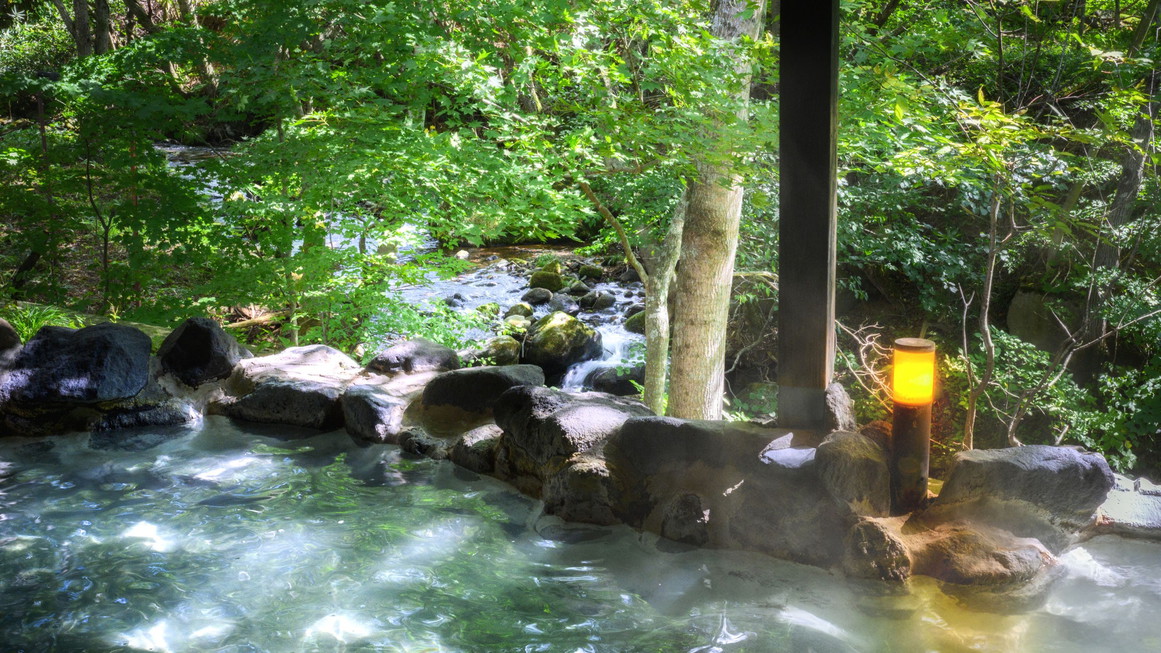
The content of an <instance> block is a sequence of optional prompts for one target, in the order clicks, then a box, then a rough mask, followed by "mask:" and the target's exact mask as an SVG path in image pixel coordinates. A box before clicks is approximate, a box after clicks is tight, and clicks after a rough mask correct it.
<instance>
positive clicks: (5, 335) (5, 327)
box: [0, 317, 20, 360]
mask: <svg viewBox="0 0 1161 653" xmlns="http://www.w3.org/2000/svg"><path fill="white" fill-rule="evenodd" d="M19 348H20V334H18V333H16V329H13V328H12V325H11V324H9V323H8V320H5V319H4V318H2V317H0V360H3V356H4V354H5V353H6V352H10V351H12V350H15V349H19Z"/></svg>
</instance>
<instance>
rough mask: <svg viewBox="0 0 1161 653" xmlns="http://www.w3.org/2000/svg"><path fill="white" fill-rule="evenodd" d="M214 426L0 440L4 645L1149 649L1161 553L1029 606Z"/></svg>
mask: <svg viewBox="0 0 1161 653" xmlns="http://www.w3.org/2000/svg"><path fill="white" fill-rule="evenodd" d="M288 435H302V434H300V433H297V432H295V433H291V429H288V428H287V427H254V426H248V427H245V428H242V427H239V426H237V425H236V424H233V423H231V422H229V421H227V420H226V419H224V418H221V417H208V418H206V420H205V422H204V423H203V424H201V425H200V426H198V427H196V428H189V429H179V430H176V431H174V432H170V433H168V436H169V439H168V440H167V441H166V442H164V443H163V444H161V445H159V446H157V447H155V448H153V449H149V450H147V451H140V452H133V451H110V450H96V449H93V448H91V446H90V442H89V436H87V435H81V434H77V435H69V436H57V437H54V438H51V439H27V438H13V439H7V440H4V441H2V442H0V460H3V461H4V462H3V463H2V464H0V477H2V478H3V481H2V483H3V484H2V489H0V492H2V495H0V506H2V507H0V641H3V642H4V643H5V648H6V650H29V651H48V650H61V651H64V650H132V651H173V652H178V651H207V650H219V651H256V650H257V651H289V650H305V651H315V650H322V651H336V650H348V651H351V650H367V651H369V650H390V651H424V650H427V651H430V650H446V651H524V650H548V651H558V650H559V651H575V650H583V651H636V650H657V651H699V652H707V651H777V650H787V651H790V650H794V651H805V650H815V651H914V650H941V651H946V650H984V651H1017V650H1022V651H1032V650H1055V651H1091V650H1157V649H1158V648H1159V647H1161V638H1159V635H1158V631H1157V629H1156V627H1155V623H1154V622H1155V620H1154V618H1153V615H1156V614H1157V613H1158V611H1159V610H1161V580H1159V578H1161V575H1159V574H1158V560H1161V555H1159V554H1161V547H1159V545H1158V544H1156V543H1150V542H1142V541H1135V540H1126V539H1121V538H1116V537H1107V536H1106V537H1098V538H1096V539H1093V540H1091V541H1089V542H1086V543H1084V544H1083V545H1081V546H1079V547H1076V548H1073V549H1071V550H1070V551H1068V552H1067V553H1065V554H1064V555H1062V556H1061V557H1060V563H1061V567H1062V569H1063V573H1062V575H1061V577H1060V578H1059V579H1058V580H1057V581H1056V583H1055V584H1054V585H1053V586H1052V588H1051V589H1050V591H1049V593H1048V594H1047V596H1046V598H1045V599H1044V602H1043V604H1042V605H1041V606H1039V607H1037V608H1035V609H1033V610H1031V611H1027V612H1021V613H1017V614H1006V615H998V614H994V613H988V612H977V611H973V610H970V609H966V608H964V607H963V606H961V605H959V604H958V603H957V602H956V601H955V600H953V599H951V598H949V597H948V596H947V595H945V594H944V593H942V592H941V591H940V590H939V588H938V585H937V583H936V582H935V581H934V580H932V579H926V578H913V579H912V580H911V581H910V582H909V583H908V584H907V585H902V586H899V585H885V584H883V583H880V582H872V581H865V582H864V581H855V580H849V579H844V578H842V577H839V576H835V575H832V574H829V573H827V572H825V571H823V570H820V569H816V568H812V567H806V566H801V565H796V564H793V563H787V562H781V561H777V560H773V559H771V558H768V557H766V556H760V555H754V554H747V553H742V552H730V551H713V550H702V549H695V548H690V547H686V546H682V545H678V544H675V543H672V542H667V541H663V540H657V538H656V537H654V536H651V535H647V534H640V533H637V532H634V531H632V530H630V529H628V528H624V527H614V528H605V527H594V526H578V525H568V524H564V523H562V522H560V521H559V520H557V519H555V518H551V517H546V516H544V515H543V514H542V512H541V510H540V504H539V502H537V501H534V500H532V499H529V498H527V497H524V496H522V495H520V494H517V493H515V492H514V491H513V490H512V489H511V488H510V487H509V486H507V485H505V484H503V483H500V482H498V481H495V480H493V479H490V478H486V477H481V476H477V475H475V474H473V473H471V472H467V471H466V470H463V469H461V468H457V467H455V466H454V465H452V464H450V463H448V462H446V461H432V460H426V459H419V458H414V457H410V456H408V455H406V454H404V453H402V452H401V450H400V449H399V448H398V447H395V446H391V445H374V446H370V447H362V448H360V447H357V446H355V445H354V444H353V443H352V442H351V440H350V438H349V437H348V436H347V435H346V434H345V433H341V432H338V433H327V434H320V435H314V436H311V437H307V438H305V439H299V440H294V441H287V440H285V439H283V438H285V437H286V436H288Z"/></svg>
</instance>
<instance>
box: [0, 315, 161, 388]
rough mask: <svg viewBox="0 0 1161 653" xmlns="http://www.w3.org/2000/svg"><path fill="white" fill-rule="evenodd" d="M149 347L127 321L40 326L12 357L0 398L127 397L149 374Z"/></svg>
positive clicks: (142, 385) (140, 386) (146, 337)
mask: <svg viewBox="0 0 1161 653" xmlns="http://www.w3.org/2000/svg"><path fill="white" fill-rule="evenodd" d="M150 348H151V343H150V340H149V336H147V335H145V334H144V333H142V332H141V331H139V330H137V329H135V328H133V327H129V326H122V325H118V324H112V323H105V324H97V325H94V326H91V327H85V328H84V329H79V330H74V329H68V328H65V327H44V328H42V329H41V330H40V331H38V332H37V334H36V335H35V336H33V337H32V339H31V340H29V341H28V343H27V344H26V345H24V348H23V349H21V350H20V353H19V354H18V355H17V356H16V358H15V360H13V361H12V365H11V367H10V368H9V375H8V378H7V379H5V381H4V386H3V388H0V397H5V396H6V397H8V399H9V400H11V401H13V402H17V403H25V404H33V403H53V404H73V405H76V404H97V403H101V402H109V401H118V400H121V399H128V398H130V397H132V396H134V395H136V394H137V393H138V392H140V391H141V389H142V388H144V387H145V383H146V382H147V381H148V379H149V351H150Z"/></svg>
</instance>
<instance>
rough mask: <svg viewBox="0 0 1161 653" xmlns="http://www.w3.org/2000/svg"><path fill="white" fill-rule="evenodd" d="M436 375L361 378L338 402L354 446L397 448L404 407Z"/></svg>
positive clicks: (402, 424) (355, 381)
mask: <svg viewBox="0 0 1161 653" xmlns="http://www.w3.org/2000/svg"><path fill="white" fill-rule="evenodd" d="M436 375H437V372H434V371H430V372H419V373H416V374H392V375H377V374H361V375H359V376H358V377H356V378H355V379H354V381H352V382H351V384H350V385H349V386H347V389H346V392H345V393H343V397H342V400H341V404H342V411H343V425H344V426H345V427H346V429H347V433H348V434H349V435H350V436H351V438H352V439H354V440H355V442H363V443H368V444H383V443H388V444H399V438H400V436H401V434H402V433H403V431H404V417H405V414H406V410H407V407H408V406H409V405H410V404H411V402H412V401H414V400H415V399H416V397H418V396H419V395H420V393H422V392H423V389H424V387H425V386H426V385H427V384H428V383H430V382H431V380H432V379H433V378H435V376H436Z"/></svg>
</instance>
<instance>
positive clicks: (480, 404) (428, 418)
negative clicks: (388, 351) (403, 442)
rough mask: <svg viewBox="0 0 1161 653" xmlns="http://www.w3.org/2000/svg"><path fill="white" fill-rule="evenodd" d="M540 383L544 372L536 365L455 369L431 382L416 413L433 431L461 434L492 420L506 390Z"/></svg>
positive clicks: (413, 409)
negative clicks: (493, 410)
mask: <svg viewBox="0 0 1161 653" xmlns="http://www.w3.org/2000/svg"><path fill="white" fill-rule="evenodd" d="M539 385H544V372H543V371H542V370H541V369H540V368H539V367H537V366H535V365H504V366H485V367H469V368H466V369H462V370H453V371H451V372H444V373H443V374H440V375H438V376H436V377H435V378H434V379H432V381H431V382H430V383H428V384H427V387H425V388H424V389H423V394H422V396H421V397H420V399H419V401H417V402H416V403H415V405H414V406H413V408H412V413H413V414H414V420H415V421H416V422H417V423H420V424H422V425H423V426H424V428H426V429H427V430H429V431H430V432H432V433H436V434H448V435H451V434H456V435H458V434H460V433H464V432H466V431H468V430H470V429H473V428H475V427H477V426H480V425H483V424H485V423H487V422H490V421H492V408H493V406H495V405H496V402H497V401H498V400H499V398H500V396H501V395H502V394H504V392H505V391H506V390H508V389H510V388H514V387H517V386H539Z"/></svg>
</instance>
